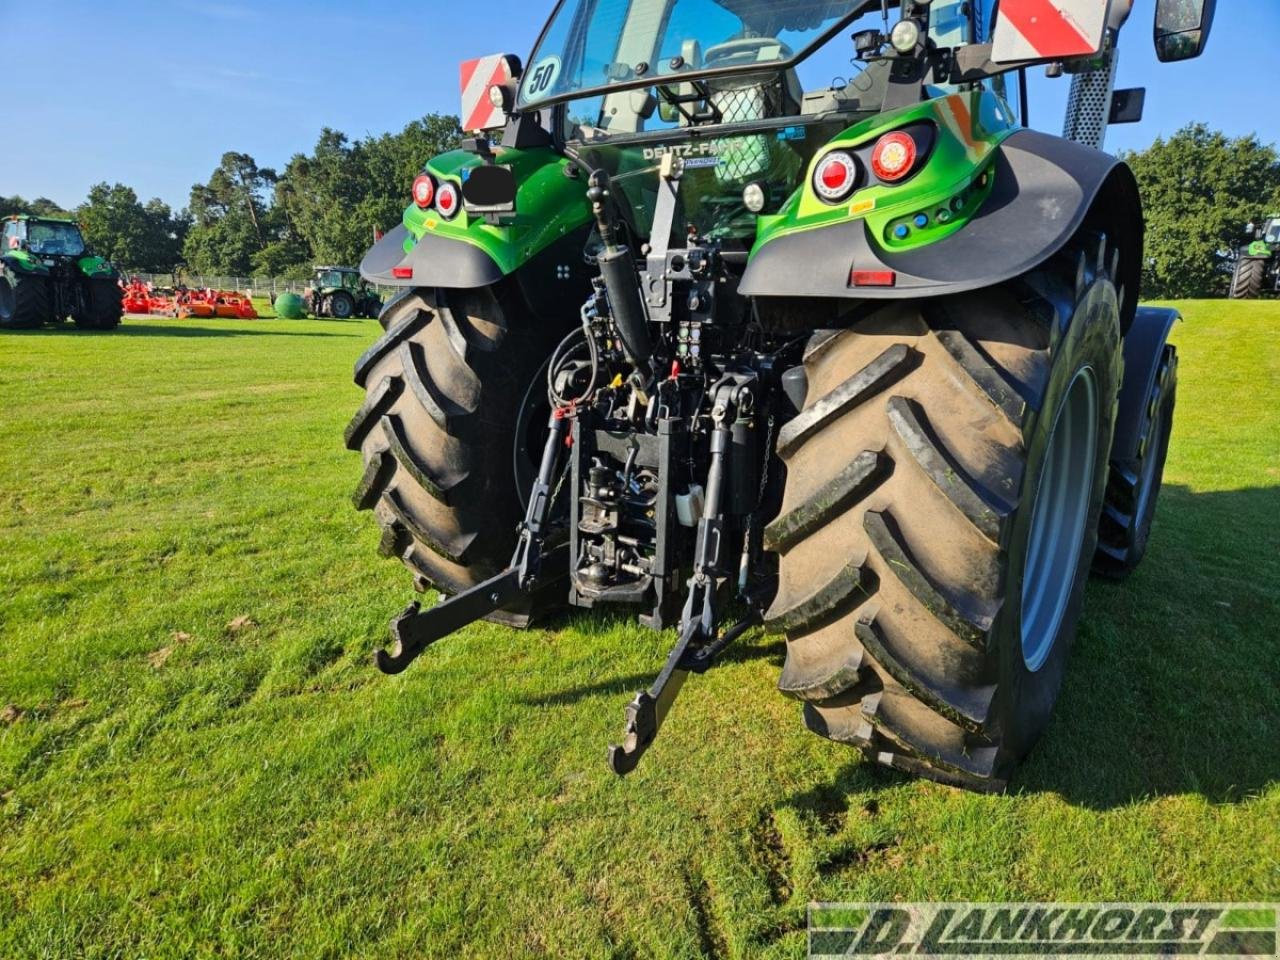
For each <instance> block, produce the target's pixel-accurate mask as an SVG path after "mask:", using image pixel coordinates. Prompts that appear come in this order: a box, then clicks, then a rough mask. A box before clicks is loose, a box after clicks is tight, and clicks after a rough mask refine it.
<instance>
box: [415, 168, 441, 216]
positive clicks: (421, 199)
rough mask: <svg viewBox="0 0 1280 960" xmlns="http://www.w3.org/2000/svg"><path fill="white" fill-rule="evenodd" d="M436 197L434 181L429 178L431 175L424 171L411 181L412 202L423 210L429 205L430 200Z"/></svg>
mask: <svg viewBox="0 0 1280 960" xmlns="http://www.w3.org/2000/svg"><path fill="white" fill-rule="evenodd" d="M435 197H436V182H435V180H433V179H431V175H430V174H427V173H424V174H422V175H420V176H419V177H418V179H416V180H414V181H413V202H414V203H416V204H417V205H418V206H419V207H421V208H422V209H423V210H426V209H427V208H428V207H429V206H431V201H432V200H434V199H435Z"/></svg>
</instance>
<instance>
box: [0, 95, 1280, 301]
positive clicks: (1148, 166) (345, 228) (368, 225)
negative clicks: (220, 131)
mask: <svg viewBox="0 0 1280 960" xmlns="http://www.w3.org/2000/svg"><path fill="white" fill-rule="evenodd" d="M461 135H462V131H461V129H460V128H459V125H458V118H457V117H453V116H446V115H442V114H429V115H428V116H425V117H423V118H422V119H421V120H415V121H414V122H413V123H410V124H409V125H408V126H406V127H405V128H404V129H403V130H401V131H400V132H399V133H394V134H391V133H389V134H383V135H382V136H377V137H372V136H371V137H366V138H364V139H359V140H350V139H348V137H347V136H346V135H345V134H343V133H341V132H340V131H337V130H331V129H328V128H326V129H324V130H323V131H321V133H320V137H319V139H318V140H317V141H316V145H315V148H314V149H313V150H312V151H311V152H310V153H306V154H303V153H299V154H296V155H295V156H294V157H293V158H292V159H291V160H290V161H289V163H288V164H287V165H286V166H285V168H284V170H282V171H279V172H277V171H276V170H273V169H271V168H268V167H260V166H258V164H257V162H256V161H255V160H254V158H253V157H251V156H249V155H248V154H246V153H237V152H229V153H226V154H223V156H222V160H221V162H220V163H219V164H218V167H217V169H215V170H214V171H213V173H212V174H211V175H210V177H209V179H208V181H207V182H205V183H198V184H195V185H194V186H193V187H192V188H191V196H190V200H189V202H188V205H187V207H186V208H184V209H182V210H177V211H174V210H172V209H171V208H170V207H169V205H168V204H166V203H164V202H163V201H161V200H158V199H153V200H149V201H147V202H146V203H142V202H141V201H140V200H139V198H138V195H137V194H136V193H135V192H134V190H133V189H132V188H130V187H128V186H125V185H124V184H119V183H117V184H112V185H108V184H106V183H99V184H97V185H95V186H94V187H93V188H92V189H90V191H89V196H88V198H87V199H86V200H85V202H84V203H83V204H81V205H80V206H79V207H77V208H76V209H75V210H73V211H63V210H61V209H60V208H59V207H58V205H57V204H56V203H54V202H53V201H52V200H49V199H47V198H40V199H37V200H33V201H31V202H30V203H27V202H26V201H24V200H22V198H20V197H0V216H7V215H8V214H10V213H24V212H26V213H35V214H40V215H44V216H58V215H63V216H75V217H77V218H78V219H79V220H80V222H81V223H82V225H83V227H84V231H85V236H86V239H87V240H88V241H89V243H90V244H91V245H92V246H93V247H94V249H95V250H96V251H98V252H99V253H102V254H103V255H104V256H107V257H109V258H110V259H111V260H113V261H115V262H116V263H119V264H121V265H122V266H123V267H125V268H127V269H132V270H138V271H143V272H148V273H167V272H169V271H170V270H172V269H173V268H174V267H175V266H176V265H177V264H180V263H183V264H185V265H186V267H187V269H188V270H189V271H191V272H193V273H199V274H209V275H224V276H227V275H231V276H250V275H254V276H276V277H286V278H293V279H299V278H304V277H306V276H308V275H309V274H310V271H311V269H312V267H313V265H315V264H317V263H325V264H339V265H357V264H359V262H360V260H361V259H362V258H363V256H364V254H365V252H366V251H367V250H368V248H369V246H370V245H371V244H372V241H373V232H374V230H387V229H389V228H390V227H392V226H394V225H395V224H396V223H398V222H399V220H400V217H401V214H402V212H403V210H404V207H405V205H406V204H407V203H408V199H409V186H410V184H411V183H412V182H413V178H414V177H415V176H416V175H417V173H418V171H419V170H420V169H421V167H422V164H423V163H424V162H425V161H426V160H428V159H429V158H430V157H432V156H434V155H436V154H438V153H442V152H444V151H446V150H449V149H451V148H453V147H454V146H455V145H456V143H457V142H458V140H459V138H460V137H461ZM1124 159H1125V160H1126V161H1127V162H1128V163H1129V165H1130V166H1131V167H1132V168H1133V171H1134V174H1135V175H1136V176H1137V179H1138V184H1139V186H1140V188H1141V190H1142V196H1143V203H1144V205H1145V209H1146V217H1147V239H1146V261H1145V263H1144V270H1143V288H1142V293H1143V296H1144V297H1145V298H1147V299H1163V298H1177V297H1203V296H1220V295H1222V294H1224V293H1225V292H1226V288H1227V284H1228V282H1229V280H1230V257H1231V255H1232V254H1234V252H1235V251H1236V250H1238V249H1239V247H1240V246H1241V245H1242V244H1243V243H1244V242H1245V241H1246V239H1247V238H1246V237H1245V232H1244V225H1245V224H1246V223H1247V222H1249V221H1253V222H1255V223H1261V222H1262V218H1263V217H1264V216H1266V215H1267V214H1270V213H1280V154H1278V153H1277V151H1276V148H1275V147H1274V146H1272V145H1268V144H1264V143H1262V142H1261V141H1260V140H1259V139H1258V138H1257V137H1256V136H1254V135H1250V136H1247V137H1238V138H1235V139H1232V138H1229V137H1227V136H1226V135H1224V134H1223V133H1221V132H1218V131H1214V130H1210V129H1209V128H1208V127H1207V126H1206V125H1204V124H1192V125H1190V126H1187V127H1184V128H1183V129H1182V130H1179V131H1178V132H1177V133H1176V134H1174V135H1173V136H1172V137H1170V138H1168V139H1167V140H1166V139H1157V140H1156V141H1155V143H1153V144H1152V145H1151V146H1150V147H1148V148H1147V149H1146V150H1141V151H1137V152H1131V153H1127V154H1125V155H1124Z"/></svg>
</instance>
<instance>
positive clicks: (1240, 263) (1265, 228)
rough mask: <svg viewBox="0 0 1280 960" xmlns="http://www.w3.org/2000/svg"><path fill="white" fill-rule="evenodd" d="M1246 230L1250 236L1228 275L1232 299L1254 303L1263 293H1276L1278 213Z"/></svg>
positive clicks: (1279, 280)
mask: <svg viewBox="0 0 1280 960" xmlns="http://www.w3.org/2000/svg"><path fill="white" fill-rule="evenodd" d="M1246 231H1247V232H1248V233H1249V234H1250V235H1251V236H1252V237H1253V239H1252V241H1251V242H1250V243H1249V245H1248V246H1247V247H1245V248H1244V249H1243V250H1241V251H1240V254H1239V256H1238V258H1237V259H1236V266H1235V271H1234V272H1233V273H1232V276H1231V299H1232V300H1256V299H1258V297H1260V296H1262V294H1263V293H1276V292H1280V214H1275V215H1271V216H1268V217H1267V219H1266V222H1265V223H1264V224H1263V225H1262V226H1261V227H1260V228H1255V227H1254V225H1253V224H1252V223H1251V224H1249V225H1248V227H1247V228H1246Z"/></svg>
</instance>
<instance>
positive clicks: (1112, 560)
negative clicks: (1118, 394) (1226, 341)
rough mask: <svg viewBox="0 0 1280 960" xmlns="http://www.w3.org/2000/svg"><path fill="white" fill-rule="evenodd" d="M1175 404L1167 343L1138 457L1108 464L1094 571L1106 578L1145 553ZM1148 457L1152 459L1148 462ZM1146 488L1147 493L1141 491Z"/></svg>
mask: <svg viewBox="0 0 1280 960" xmlns="http://www.w3.org/2000/svg"><path fill="white" fill-rule="evenodd" d="M1177 402H1178V351H1177V348H1175V347H1174V346H1173V345H1172V344H1165V346H1164V351H1163V353H1162V354H1161V357H1160V365H1159V367H1158V368H1157V371H1156V377H1155V383H1154V384H1153V385H1152V388H1151V395H1150V397H1149V398H1148V400H1147V403H1148V406H1149V409H1150V410H1152V411H1154V416H1148V417H1147V418H1146V421H1145V423H1144V424H1143V429H1142V434H1141V436H1140V437H1139V439H1138V459H1137V461H1136V462H1134V463H1132V464H1122V463H1115V462H1112V464H1111V474H1110V476H1109V477H1108V479H1107V495H1106V500H1105V501H1104V503H1103V507H1102V517H1101V519H1100V520H1099V522H1098V552H1097V553H1096V554H1095V555H1094V559H1093V572H1094V573H1096V574H1098V575H1099V576H1101V577H1104V578H1106V579H1108V580H1124V579H1125V578H1126V577H1128V576H1129V575H1130V574H1131V573H1133V571H1134V570H1136V569H1137V567H1138V564H1139V563H1141V562H1142V558H1143V557H1144V556H1145V555H1146V552H1147V541H1148V539H1149V538H1150V535H1151V525H1152V522H1153V520H1154V519H1155V508H1156V502H1157V499H1158V497H1159V495H1160V488H1161V486H1162V484H1163V481H1164V464H1165V459H1166V457H1167V456H1168V454H1169V440H1170V438H1171V436H1172V434H1173V415H1174V410H1175V408H1176V406H1177ZM1152 457H1154V458H1155V459H1154V461H1151V460H1150V459H1149V458H1152ZM1144 485H1150V487H1151V489H1150V490H1144V489H1143V487H1144Z"/></svg>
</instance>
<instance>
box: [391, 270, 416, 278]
mask: <svg viewBox="0 0 1280 960" xmlns="http://www.w3.org/2000/svg"><path fill="white" fill-rule="evenodd" d="M391 276H393V277H395V278H396V279H397V280H412V279H413V267H396V268H395V269H394V270H392V271H391Z"/></svg>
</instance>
